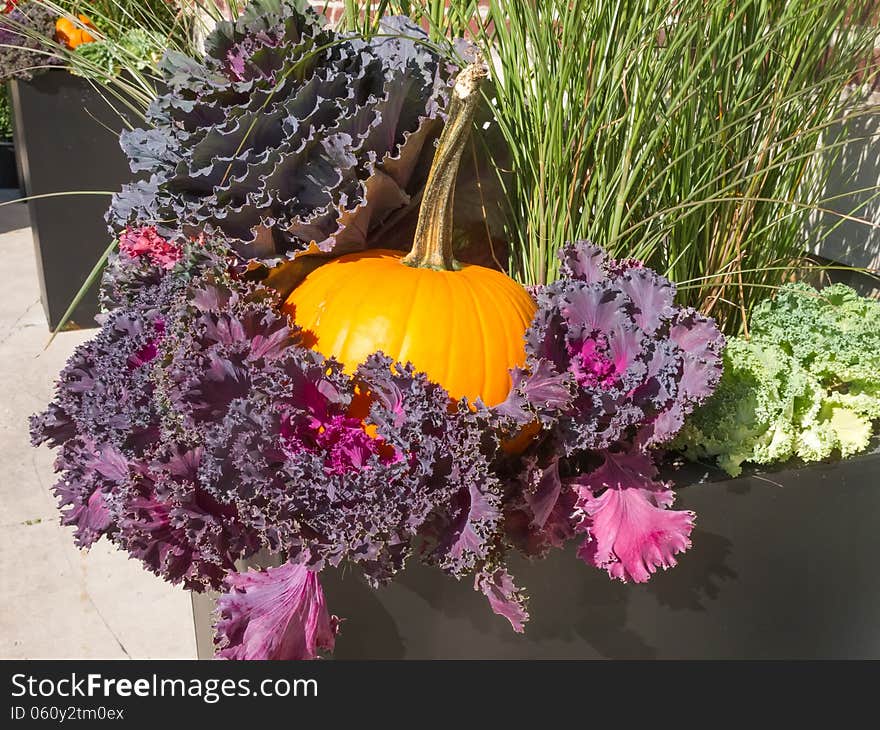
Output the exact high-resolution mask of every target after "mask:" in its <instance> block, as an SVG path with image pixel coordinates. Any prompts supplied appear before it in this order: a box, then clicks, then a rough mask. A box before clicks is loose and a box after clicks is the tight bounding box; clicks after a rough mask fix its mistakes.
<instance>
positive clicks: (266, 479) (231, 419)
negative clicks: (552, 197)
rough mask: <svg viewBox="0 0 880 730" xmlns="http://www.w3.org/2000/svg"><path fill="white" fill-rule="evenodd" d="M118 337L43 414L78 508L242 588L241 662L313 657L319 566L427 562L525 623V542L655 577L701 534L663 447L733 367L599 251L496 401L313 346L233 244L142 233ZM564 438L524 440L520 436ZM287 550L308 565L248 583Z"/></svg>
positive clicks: (326, 642)
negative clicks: (346, 366)
mask: <svg viewBox="0 0 880 730" xmlns="http://www.w3.org/2000/svg"><path fill="white" fill-rule="evenodd" d="M126 236H127V238H126V241H127V242H126V245H125V246H123V248H122V250H121V251H120V253H119V254H118V255H117V256H115V257H113V259H112V260H111V262H110V265H109V267H108V270H107V272H106V274H105V278H104V286H103V292H104V296H105V301H107V302H109V303H112V306H113V307H114V308H113V309H112V310H111V311H109V312H108V313H107V314H106V315H104V316H103V320H102V328H101V330H100V332H99V333H98V335H97V336H96V337H95V338H94V339H93V340H91V341H90V342H88V343H86V344H85V345H83V346H81V347H80V348H79V349H78V350H77V352H76V353H75V354H74V356H73V357H72V358H71V360H70V362H69V363H68V366H67V367H66V368H65V370H64V372H63V373H62V376H61V378H60V380H59V383H58V386H57V392H56V398H55V399H54V401H53V403H52V404H51V405H50V406H49V408H48V409H47V410H46V412H45V413H43V414H41V415H39V416H35V417H34V418H33V420H32V429H33V439H34V442H35V443H42V442H48V443H49V444H50V445H53V446H58V447H60V448H59V455H58V460H57V464H56V467H57V469H58V471H59V472H60V473H61V478H60V481H59V482H58V484H57V485H56V487H55V491H56V494H57V496H58V499H59V504H60V506H61V508H62V521H63V523H64V524H67V525H71V526H73V527H74V528H75V539H76V541H77V543H78V544H79V545H81V546H83V547H88V546H89V545H91V544H93V543H94V542H95V541H96V540H97V539H100V538H101V537H106V538H107V539H109V540H111V541H113V542H114V543H115V544H116V545H118V546H119V547H120V548H122V549H124V550H126V551H128V552H129V553H130V554H131V555H132V556H133V557H136V558H138V559H139V560H141V561H142V562H143V563H144V565H145V566H146V567H147V568H148V569H150V570H152V571H154V572H155V573H157V574H159V575H161V576H163V577H165V578H166V579H168V580H170V581H172V582H181V583H183V584H184V585H185V586H186V587H188V588H191V589H193V590H203V589H204V588H215V589H221V588H225V589H226V591H227V592H226V594H225V595H224V597H223V598H222V599H221V602H220V620H219V622H218V625H217V630H218V633H217V636H218V648H219V651H220V654H221V655H222V656H226V657H229V658H244V657H261V658H269V657H272V658H294V657H313V656H316V655H317V654H318V652H319V651H322V650H330V649H332V645H333V642H334V637H335V632H336V621H335V619H332V618H331V617H330V616H329V613H328V612H327V610H326V607H325V606H324V600H323V595H322V593H321V589H320V585H319V583H318V578H317V573H318V571H320V570H321V569H323V568H324V567H326V566H337V565H340V564H341V563H342V562H344V561H345V562H349V563H352V564H355V565H357V566H359V567H360V568H361V569H362V570H363V572H364V574H365V575H366V577H367V579H368V580H369V581H370V582H371V583H372V584H373V585H378V584H381V583H383V582H386V581H388V580H389V579H391V578H392V577H393V575H394V574H395V573H396V572H397V571H398V570H400V569H401V568H402V567H403V565H404V562H405V561H406V559H407V558H408V557H410V556H411V555H413V554H414V553H417V554H418V555H419V557H420V559H422V560H424V561H426V562H428V563H429V564H433V565H436V566H438V567H439V568H441V569H442V570H444V571H445V572H447V573H449V574H451V575H453V576H456V577H461V576H464V575H466V574H473V576H474V587H475V589H476V590H478V591H480V592H482V593H483V594H485V595H486V597H487V599H488V601H489V605H490V607H491V608H492V610H493V611H495V612H496V613H498V614H500V615H502V616H504V617H506V618H507V619H508V620H509V621H510V623H511V626H512V627H513V628H514V630H516V631H522V629H523V624H524V622H525V621H526V620H527V619H528V612H527V610H526V607H525V594H524V593H523V592H522V591H521V590H520V589H519V588H517V587H516V585H515V584H514V582H513V578H512V576H511V575H510V574H509V573H508V572H507V569H506V568H505V566H504V563H503V558H504V551H505V550H506V549H507V548H509V547H514V548H517V549H520V550H522V551H523V552H525V553H526V554H529V555H540V554H543V553H545V552H546V551H547V550H549V549H550V548H552V547H559V546H561V545H562V544H563V543H564V542H565V541H567V540H568V539H570V538H572V537H573V536H575V535H577V534H582V535H583V536H584V542H583V544H582V546H581V549H580V551H579V555H580V556H581V557H582V558H583V559H584V560H585V561H587V562H588V563H590V564H593V565H596V566H598V567H602V568H604V569H606V570H607V571H608V572H609V574H610V575H612V576H613V577H617V578H620V579H622V580H635V581H643V580H647V578H648V577H649V576H650V574H651V573H652V572H654V571H655V570H656V568H657V567H660V566H663V567H666V566H670V565H674V563H675V558H674V556H675V554H676V553H678V552H681V551H682V550H684V549H686V548H687V547H688V545H689V541H688V534H689V532H690V529H691V526H692V515H690V513H686V512H676V511H672V510H669V509H668V507H669V506H670V505H671V503H672V493H671V491H670V490H669V488H668V485H665V484H662V483H659V482H657V481H656V469H655V468H654V465H653V463H652V460H651V456H650V449H652V448H654V447H655V446H656V445H658V444H660V443H662V442H663V441H665V440H666V439H668V438H669V437H670V436H671V435H673V434H674V433H675V431H676V430H677V428H678V426H679V425H680V422H681V419H682V418H683V417H684V415H685V414H686V413H687V412H689V410H690V409H691V408H692V407H693V406H694V405H695V404H696V403H697V402H699V401H700V400H701V399H702V398H703V397H705V395H707V394H708V392H709V391H710V390H711V388H712V387H713V385H714V382H715V381H716V380H717V377H718V374H719V370H720V364H719V360H718V352H719V349H720V346H721V342H722V340H721V337H720V335H719V334H718V333H717V330H716V329H715V328H714V325H713V324H712V323H711V322H710V321H709V320H707V319H705V318H703V317H701V316H700V315H698V314H696V313H695V312H692V311H689V310H682V309H680V308H677V307H676V306H675V305H674V304H673V301H672V296H673V294H674V291H673V289H672V286H671V284H669V283H668V282H667V281H666V280H665V279H662V277H659V276H657V275H656V274H654V273H653V272H650V271H648V270H647V269H643V268H641V267H639V266H637V265H635V264H633V263H632V262H613V261H606V260H604V258H603V254H602V253H601V251H600V250H599V249H596V248H595V247H591V246H589V245H588V244H580V245H578V246H576V247H573V248H571V249H569V250H567V251H566V252H565V255H566V259H565V265H564V267H563V278H562V279H560V281H558V282H556V283H554V284H552V285H550V286H548V287H545V288H543V289H542V290H540V291H539V292H538V293H537V298H538V303H539V311H538V314H537V315H536V317H535V320H534V322H533V325H532V327H531V328H530V330H529V332H528V345H527V362H526V367H525V369H523V370H521V371H517V372H516V373H514V374H513V375H514V382H515V387H514V389H513V392H512V393H511V395H510V397H509V398H508V400H507V401H506V402H505V403H504V404H502V405H501V406H499V407H497V408H494V409H486V408H484V407H482V406H480V405H479V404H477V405H475V406H474V405H469V404H467V403H465V402H462V403H457V404H453V403H451V402H450V399H449V396H448V394H447V392H446V391H445V390H444V389H443V388H442V387H441V386H439V385H438V384H436V383H432V382H430V381H429V380H428V379H427V378H426V377H425V376H424V375H423V374H419V373H416V372H414V371H413V369H412V367H411V366H409V365H406V366H404V365H401V364H399V363H392V362H391V361H390V360H389V359H388V358H386V357H384V356H383V355H381V354H379V353H377V354H376V355H373V356H371V357H370V358H368V359H367V360H366V361H365V362H364V363H363V364H361V366H360V367H359V368H358V369H357V370H356V372H355V373H354V375H348V374H346V373H345V372H343V370H342V367H341V365H340V364H339V363H336V362H334V361H333V360H326V359H325V358H323V357H322V356H321V355H320V354H319V353H316V352H314V351H313V350H311V349H308V348H306V347H304V346H302V344H301V343H300V342H299V339H298V338H299V334H298V332H297V331H296V330H295V329H293V328H292V327H291V325H290V323H289V321H288V320H287V318H286V317H285V316H284V315H283V314H281V313H280V311H279V309H278V303H279V302H278V298H277V294H276V293H275V292H274V291H273V290H271V289H269V288H267V287H265V286H263V285H261V284H260V283H258V282H255V281H249V280H248V279H247V277H246V273H247V272H246V269H245V268H244V267H242V266H241V262H240V261H237V260H235V259H231V258H229V257H228V256H227V254H228V247H227V245H226V243H225V241H219V242H215V241H213V240H212V239H210V238H205V237H201V238H200V239H199V240H197V241H187V240H185V239H184V238H178V239H175V240H174V241H171V240H168V239H164V238H162V237H161V236H159V234H158V232H156V231H155V230H152V229H140V230H138V231H131V232H128V233H127V234H126ZM537 426H540V431H541V433H540V434H539V435H538V436H536V437H535V438H534V439H533V440H532V441H531V443H530V444H529V445H528V447H527V448H526V450H525V452H524V453H522V454H515V453H508V452H506V451H505V448H507V447H508V444H509V438H510V436H511V434H512V433H514V432H516V431H517V430H519V429H521V428H523V427H525V428H526V429H535V428H537ZM263 547H267V548H269V549H270V550H271V551H273V552H284V553H285V554H286V555H287V557H288V559H289V560H290V563H289V564H288V565H287V566H285V567H283V568H278V569H270V570H268V571H265V572H261V573H249V574H247V575H244V576H240V575H238V574H236V573H235V567H234V562H235V561H236V560H237V559H239V558H242V557H247V556H249V555H252V554H254V553H255V552H256V551H258V550H259V549H261V548H263Z"/></svg>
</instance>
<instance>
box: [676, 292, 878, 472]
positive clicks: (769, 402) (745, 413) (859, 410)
mask: <svg viewBox="0 0 880 730" xmlns="http://www.w3.org/2000/svg"><path fill="white" fill-rule="evenodd" d="M750 335H751V337H750V339H748V340H746V339H744V338H735V339H731V340H729V341H728V345H727V350H726V352H725V354H724V375H723V377H722V378H721V382H720V384H719V386H718V389H717V390H716V392H715V394H714V395H713V396H712V397H711V398H710V399H709V400H708V401H707V402H706V404H705V405H704V406H703V407H702V408H699V409H697V410H696V411H695V412H694V414H693V415H692V417H691V419H690V420H689V422H688V423H686V424H685V428H684V429H683V430H682V432H681V433H680V435H679V437H678V438H677V439H676V441H675V443H674V444H673V446H674V447H675V448H679V449H681V450H683V451H684V452H685V454H686V455H688V456H689V457H690V458H695V459H704V458H715V459H716V461H717V463H718V465H719V466H720V467H722V468H723V469H724V470H725V471H727V472H728V473H729V474H731V475H733V476H736V475H737V474H739V473H740V472H741V471H742V464H743V462H746V461H749V462H753V463H756V464H770V463H773V462H780V461H785V460H787V459H789V458H791V457H793V456H797V457H799V458H801V459H803V460H804V461H819V460H821V459H825V458H828V457H829V456H831V455H832V454H833V453H835V452H839V453H840V455H841V456H844V457H846V456H850V455H852V454H855V453H858V452H859V451H863V450H864V449H866V448H867V447H868V444H869V442H870V438H871V433H872V421H874V420H877V419H878V418H880V302H878V301H875V300H872V299H867V298H864V297H860V296H858V294H857V293H856V292H855V291H853V290H852V289H850V288H849V287H846V286H843V285H841V284H834V285H832V286H828V287H826V288H825V289H823V290H822V291H817V290H815V289H813V288H812V287H810V286H807V285H806V284H788V285H786V286H784V287H783V288H782V289H781V290H780V292H779V294H778V296H777V297H776V298H775V299H773V300H768V301H766V302H763V303H762V304H761V305H760V306H759V307H758V308H757V309H756V310H755V312H754V313H753V315H752V323H751V332H750Z"/></svg>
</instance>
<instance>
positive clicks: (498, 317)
mask: <svg viewBox="0 0 880 730" xmlns="http://www.w3.org/2000/svg"><path fill="white" fill-rule="evenodd" d="M471 285H472V287H474V288H479V289H481V290H482V291H483V292H484V293H485V295H486V298H487V299H488V300H489V301H490V302H491V303H492V307H493V309H494V311H495V322H496V323H498V325H499V326H500V327H503V328H504V329H505V330H508V331H507V332H505V338H504V339H505V340H506V342H507V351H506V352H505V355H506V357H505V360H506V361H507V362H514V361H515V360H516V359H517V358H516V355H519V348H520V344H521V343H520V342H519V341H518V340H517V339H516V332H514V331H513V329H512V328H511V327H510V325H509V323H508V319H509V317H506V316H505V314H506V313H507V311H508V309H509V308H512V305H513V304H514V303H513V302H510V301H508V299H509V298H508V297H505V301H500V300H499V298H498V294H499V292H496V291H495V288H494V287H492V286H489V285H488V282H485V281H483V280H482V277H475V278H473V279H471ZM505 305H506V306H505ZM510 335H513V337H511V336H510ZM523 337H525V330H523ZM511 347H513V350H511ZM524 354H525V350H523V355H524ZM505 374H506V375H507V376H508V377H510V370H509V369H507V370H506V372H505ZM484 389H485V383H484Z"/></svg>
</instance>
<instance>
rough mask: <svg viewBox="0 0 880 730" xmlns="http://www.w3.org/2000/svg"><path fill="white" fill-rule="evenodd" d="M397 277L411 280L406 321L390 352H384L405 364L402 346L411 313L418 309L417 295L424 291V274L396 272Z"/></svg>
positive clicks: (407, 293)
mask: <svg viewBox="0 0 880 730" xmlns="http://www.w3.org/2000/svg"><path fill="white" fill-rule="evenodd" d="M395 263H396V264H399V265H404V264H403V263H402V261H401V260H400V259H396V260H395ZM396 274H397V272H396ZM397 278H399V279H400V280H402V281H411V282H412V284H411V285H410V287H409V289H408V291H407V292H406V299H407V300H408V301H409V305H408V308H407V313H406V322H405V323H404V325H403V327H401V328H400V337H399V338H398V342H396V343H395V346H394V348H393V350H394V351H393V352H390V353H389V352H386V353H385V354H386V355H389V356H390V357H393V358H394V359H395V360H398V361H400V362H403V363H404V364H405V363H406V361H405V360H403V346H404V345H405V344H407V338H408V337H409V334H410V324H411V322H412V319H413V315H414V313H415V312H417V311H418V308H417V307H416V303H417V302H418V300H419V296H420V294H421V292H422V291H424V289H425V287H424V283H425V276H424V273H423V272H422V271H418V276H412V277H408V276H400V275H399V274H397ZM389 349H390V346H389ZM410 362H412V361H411V360H410ZM413 365H415V363H413ZM416 369H417V370H421V371H422V372H424V368H422V367H417V368H416Z"/></svg>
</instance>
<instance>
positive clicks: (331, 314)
mask: <svg viewBox="0 0 880 730" xmlns="http://www.w3.org/2000/svg"><path fill="white" fill-rule="evenodd" d="M485 75H486V71H485V68H484V66H483V64H482V62H481V61H478V62H477V63H475V64H472V65H471V66H468V67H467V68H465V69H464V71H462V72H461V74H460V75H459V77H458V79H457V80H456V83H455V87H454V89H453V92H452V100H451V103H450V107H449V112H448V118H447V122H446V126H445V128H444V130H443V134H442V135H441V137H440V142H439V144H438V147H437V152H436V154H435V157H434V162H433V164H432V166H431V171H430V173H429V175H428V182H427V184H426V187H425V192H424V196H423V199H422V205H421V208H420V211H419V220H418V224H417V227H416V233H415V240H414V243H413V247H412V250H411V251H410V252H409V254H407V255H405V256H404V255H403V253H402V252H400V251H391V250H386V249H377V250H369V251H364V252H362V253H355V254H350V255H347V256H342V257H341V258H338V259H334V260H333V261H330V262H329V263H327V264H324V265H323V266H319V267H318V268H316V269H314V270H313V271H311V273H309V274H308V275H307V276H306V277H305V279H304V280H303V281H302V282H301V283H300V284H299V285H298V286H297V287H296V288H295V289H294V290H293V291H292V292H291V293H290V295H289V296H288V298H287V300H286V302H285V304H284V309H285V311H286V312H287V313H288V314H289V315H290V316H291V317H292V319H293V320H294V321H295V322H296V324H298V325H299V326H300V327H302V328H303V330H305V331H306V336H307V337H312V338H313V346H314V347H315V348H316V349H317V350H318V351H320V352H322V353H323V354H324V355H327V356H332V357H335V358H336V359H338V360H339V361H340V362H342V363H343V365H344V366H345V369H346V370H347V371H348V372H353V371H354V370H355V368H356V367H357V366H358V364H360V363H361V362H363V360H364V358H366V357H367V356H368V355H370V354H372V353H373V352H376V351H377V350H381V351H382V352H384V353H385V354H386V355H388V356H389V357H391V358H392V359H393V360H397V361H399V362H407V361H409V362H412V364H413V365H414V367H415V368H416V370H418V371H421V372H424V373H426V374H427V376H428V377H429V378H430V379H431V380H433V381H434V382H437V383H439V384H441V385H442V386H444V387H445V388H446V390H448V391H449V394H450V395H451V396H452V397H453V398H455V399H458V398H461V397H462V396H464V397H467V398H468V399H470V400H475V399H477V398H480V399H482V401H483V402H484V403H486V404H487V405H496V404H498V403H500V402H501V401H503V400H504V399H505V398H506V397H507V395H508V393H509V392H510V388H511V379H510V373H509V370H510V369H511V368H513V367H516V366H522V365H523V363H524V361H525V342H524V335H525V332H526V329H527V328H528V326H529V323H530V322H531V320H532V317H533V316H534V313H535V303H534V301H533V300H532V298H531V297H530V296H529V294H528V293H527V292H526V291H525V289H523V287H522V286H520V285H519V284H518V283H516V282H515V281H514V280H513V279H511V278H509V277H508V276H506V275H505V274H503V273H501V272H499V271H495V270H494V269H488V268H485V267H482V266H471V265H466V264H465V265H462V264H459V263H458V262H457V261H456V260H455V259H454V257H453V255H452V203H453V195H454V191H455V178H456V175H457V172H458V165H459V161H460V159H461V154H462V150H463V149H464V146H465V142H466V141H467V136H468V132H469V131H470V127H471V124H472V121H473V114H474V111H475V109H476V105H477V102H478V101H479V97H480V94H479V82H480V80H481V79H482V78H483V77H484V76H485Z"/></svg>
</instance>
